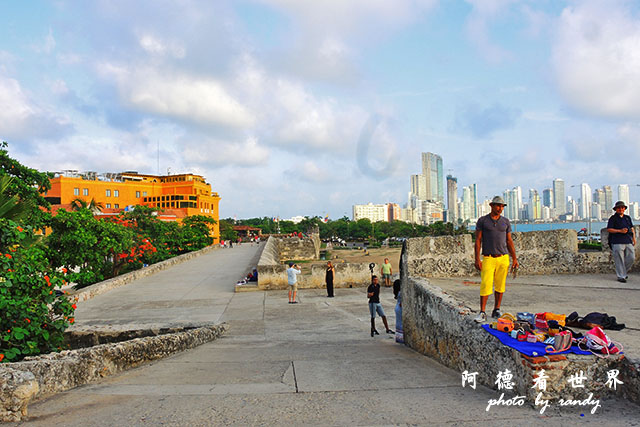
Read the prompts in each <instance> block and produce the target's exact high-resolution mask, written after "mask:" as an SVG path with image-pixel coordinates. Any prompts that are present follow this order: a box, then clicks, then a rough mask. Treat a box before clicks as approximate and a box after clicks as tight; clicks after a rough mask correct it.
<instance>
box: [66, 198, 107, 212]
mask: <svg viewBox="0 0 640 427" xmlns="http://www.w3.org/2000/svg"><path fill="white" fill-rule="evenodd" d="M81 209H89V210H90V211H91V212H92V213H94V214H96V213H98V212H102V209H104V205H103V204H102V202H96V199H91V201H90V202H88V203H87V201H86V200H84V199H81V198H80V197H76V198H75V199H73V200H72V201H71V210H73V211H79V210H81Z"/></svg>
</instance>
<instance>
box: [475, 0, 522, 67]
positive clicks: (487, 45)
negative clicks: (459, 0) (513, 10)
mask: <svg viewBox="0 0 640 427" xmlns="http://www.w3.org/2000/svg"><path fill="white" fill-rule="evenodd" d="M467 3H470V4H471V5H472V6H473V10H472V11H471V14H470V15H469V18H468V19H467V24H466V26H467V35H468V37H469V40H470V41H471V43H473V44H474V45H475V46H476V47H477V48H478V50H479V51H480V53H481V54H482V55H483V56H484V57H485V58H486V59H487V60H488V61H491V62H494V63H498V62H502V61H504V60H506V59H509V58H510V57H511V53H510V52H509V51H507V50H506V49H504V48H502V47H501V46H499V45H498V44H496V43H495V42H494V41H493V40H491V38H490V36H489V29H488V25H489V24H490V22H491V21H493V20H495V19H496V18H497V17H498V16H500V14H501V13H503V12H504V10H505V9H507V8H508V7H509V6H510V4H511V3H513V0H467Z"/></svg>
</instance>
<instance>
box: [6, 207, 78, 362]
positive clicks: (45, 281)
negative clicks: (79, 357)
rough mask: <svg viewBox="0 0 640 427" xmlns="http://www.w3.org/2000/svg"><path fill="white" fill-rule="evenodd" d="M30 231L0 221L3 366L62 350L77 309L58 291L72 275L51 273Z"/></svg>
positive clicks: (8, 221) (44, 254) (11, 222)
mask: <svg viewBox="0 0 640 427" xmlns="http://www.w3.org/2000/svg"><path fill="white" fill-rule="evenodd" d="M31 239H33V235H32V233H31V229H30V228H29V227H25V228H23V227H20V226H18V225H17V224H16V223H15V222H13V221H10V220H6V219H0V362H12V361H16V360H20V359H22V358H23V357H25V356H28V355H35V354H40V353H46V352H50V351H56V350H60V349H61V348H62V347H63V346H64V340H63V332H64V330H65V329H66V328H67V327H68V326H69V325H70V324H72V323H73V322H74V318H73V313H74V310H75V304H74V303H72V302H70V301H69V300H68V299H67V298H66V297H65V296H64V295H63V294H62V292H56V290H57V289H58V288H60V287H62V286H63V285H64V284H65V283H66V278H65V276H66V274H65V273H64V272H62V271H60V272H59V271H56V270H55V269H53V268H52V267H51V264H50V263H49V260H48V259H47V257H46V251H45V249H44V248H43V247H42V246H41V245H38V244H34V245H30V246H27V245H24V244H23V243H24V242H28V241H30V240H31Z"/></svg>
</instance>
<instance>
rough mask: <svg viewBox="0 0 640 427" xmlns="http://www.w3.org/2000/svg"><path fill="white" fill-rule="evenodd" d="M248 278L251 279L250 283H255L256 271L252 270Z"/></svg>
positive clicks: (256, 279) (256, 278)
mask: <svg viewBox="0 0 640 427" xmlns="http://www.w3.org/2000/svg"><path fill="white" fill-rule="evenodd" d="M249 276H251V279H249V281H250V282H257V281H258V270H256V269H255V268H254V269H253V271H252V272H251V273H249Z"/></svg>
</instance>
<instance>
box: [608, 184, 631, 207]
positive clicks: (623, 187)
mask: <svg viewBox="0 0 640 427" xmlns="http://www.w3.org/2000/svg"><path fill="white" fill-rule="evenodd" d="M618 200H622V201H623V202H624V204H625V205H627V206H629V185H627V184H620V185H618ZM610 207H613V206H610Z"/></svg>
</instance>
